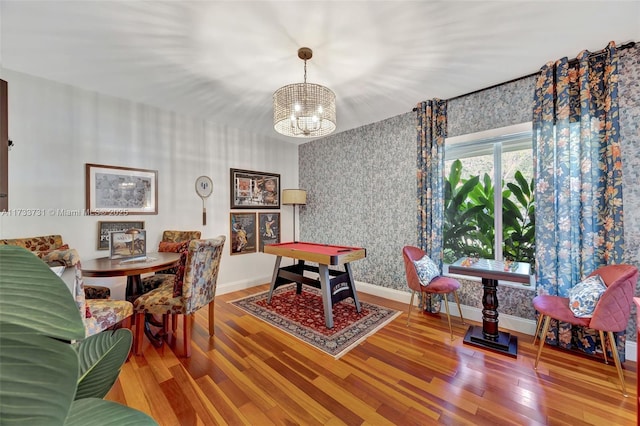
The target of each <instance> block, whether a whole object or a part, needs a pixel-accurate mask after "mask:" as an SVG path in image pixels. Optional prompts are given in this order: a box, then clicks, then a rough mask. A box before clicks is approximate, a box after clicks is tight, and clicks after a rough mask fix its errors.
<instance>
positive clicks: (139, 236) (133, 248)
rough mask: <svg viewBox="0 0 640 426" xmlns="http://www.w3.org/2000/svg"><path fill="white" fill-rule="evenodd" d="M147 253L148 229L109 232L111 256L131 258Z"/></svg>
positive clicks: (113, 257) (112, 257) (114, 257)
mask: <svg viewBox="0 0 640 426" xmlns="http://www.w3.org/2000/svg"><path fill="white" fill-rule="evenodd" d="M146 255H147V231H145V230H144V229H135V230H133V232H132V231H113V232H111V234H109V258H111V259H130V258H132V257H143V256H146Z"/></svg>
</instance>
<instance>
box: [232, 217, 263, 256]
mask: <svg viewBox="0 0 640 426" xmlns="http://www.w3.org/2000/svg"><path fill="white" fill-rule="evenodd" d="M229 215H230V216H229V218H230V219H229V222H230V228H231V229H230V234H231V244H230V246H231V255H234V254H246V253H255V252H256V246H257V244H256V214H255V213H230V214H229Z"/></svg>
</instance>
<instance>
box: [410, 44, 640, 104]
mask: <svg viewBox="0 0 640 426" xmlns="http://www.w3.org/2000/svg"><path fill="white" fill-rule="evenodd" d="M635 45H636V42H635V41H631V42H629V43H626V44H623V45H620V46H618V47H617V48H616V49H617V50H625V49H629V48H631V47H633V46H635ZM603 53H604V49H602V50H599V51H597V52H593V53H591V54H589V57H596V56H600V55H602V54H603ZM577 62H578V59H577V58H575V59H572V60H570V61H569V66H572V65H575V64H576V63H577ZM539 74H540V71H536V72H533V73H531V74H527V75H523V76H522V77H517V78H514V79H511V80H509V81H504V82H502V83H498V84H494V85H493V86H489V87H484V88H482V89H478V90H474V91H473V92H469V93H465V94H464V95H458V96H454V97H453V98H449V99H445V101H447V102H449V101H452V100H454V99H460V98H464V97H465V96H470V95H475V94H476V93H480V92H484V91H485V90H489V89H493V88H496V87H499V86H503V85H505V84H509V83H515V82H516V81H520V80H524V79H525V78H530V77H533V76H536V75H539ZM417 110H418V109H417V108H413V110H412V111H414V112H415V111H417Z"/></svg>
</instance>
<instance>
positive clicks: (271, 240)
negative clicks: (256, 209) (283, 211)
mask: <svg viewBox="0 0 640 426" xmlns="http://www.w3.org/2000/svg"><path fill="white" fill-rule="evenodd" d="M279 242H280V213H271V212H269V213H258V247H259V250H260V251H264V245H265V244H277V243H279Z"/></svg>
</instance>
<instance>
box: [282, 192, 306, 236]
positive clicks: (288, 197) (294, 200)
mask: <svg viewBox="0 0 640 426" xmlns="http://www.w3.org/2000/svg"><path fill="white" fill-rule="evenodd" d="M282 204H283V205H285V206H293V242H294V243H295V242H296V206H304V205H305V204H307V191H305V190H304V189H283V190H282Z"/></svg>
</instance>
